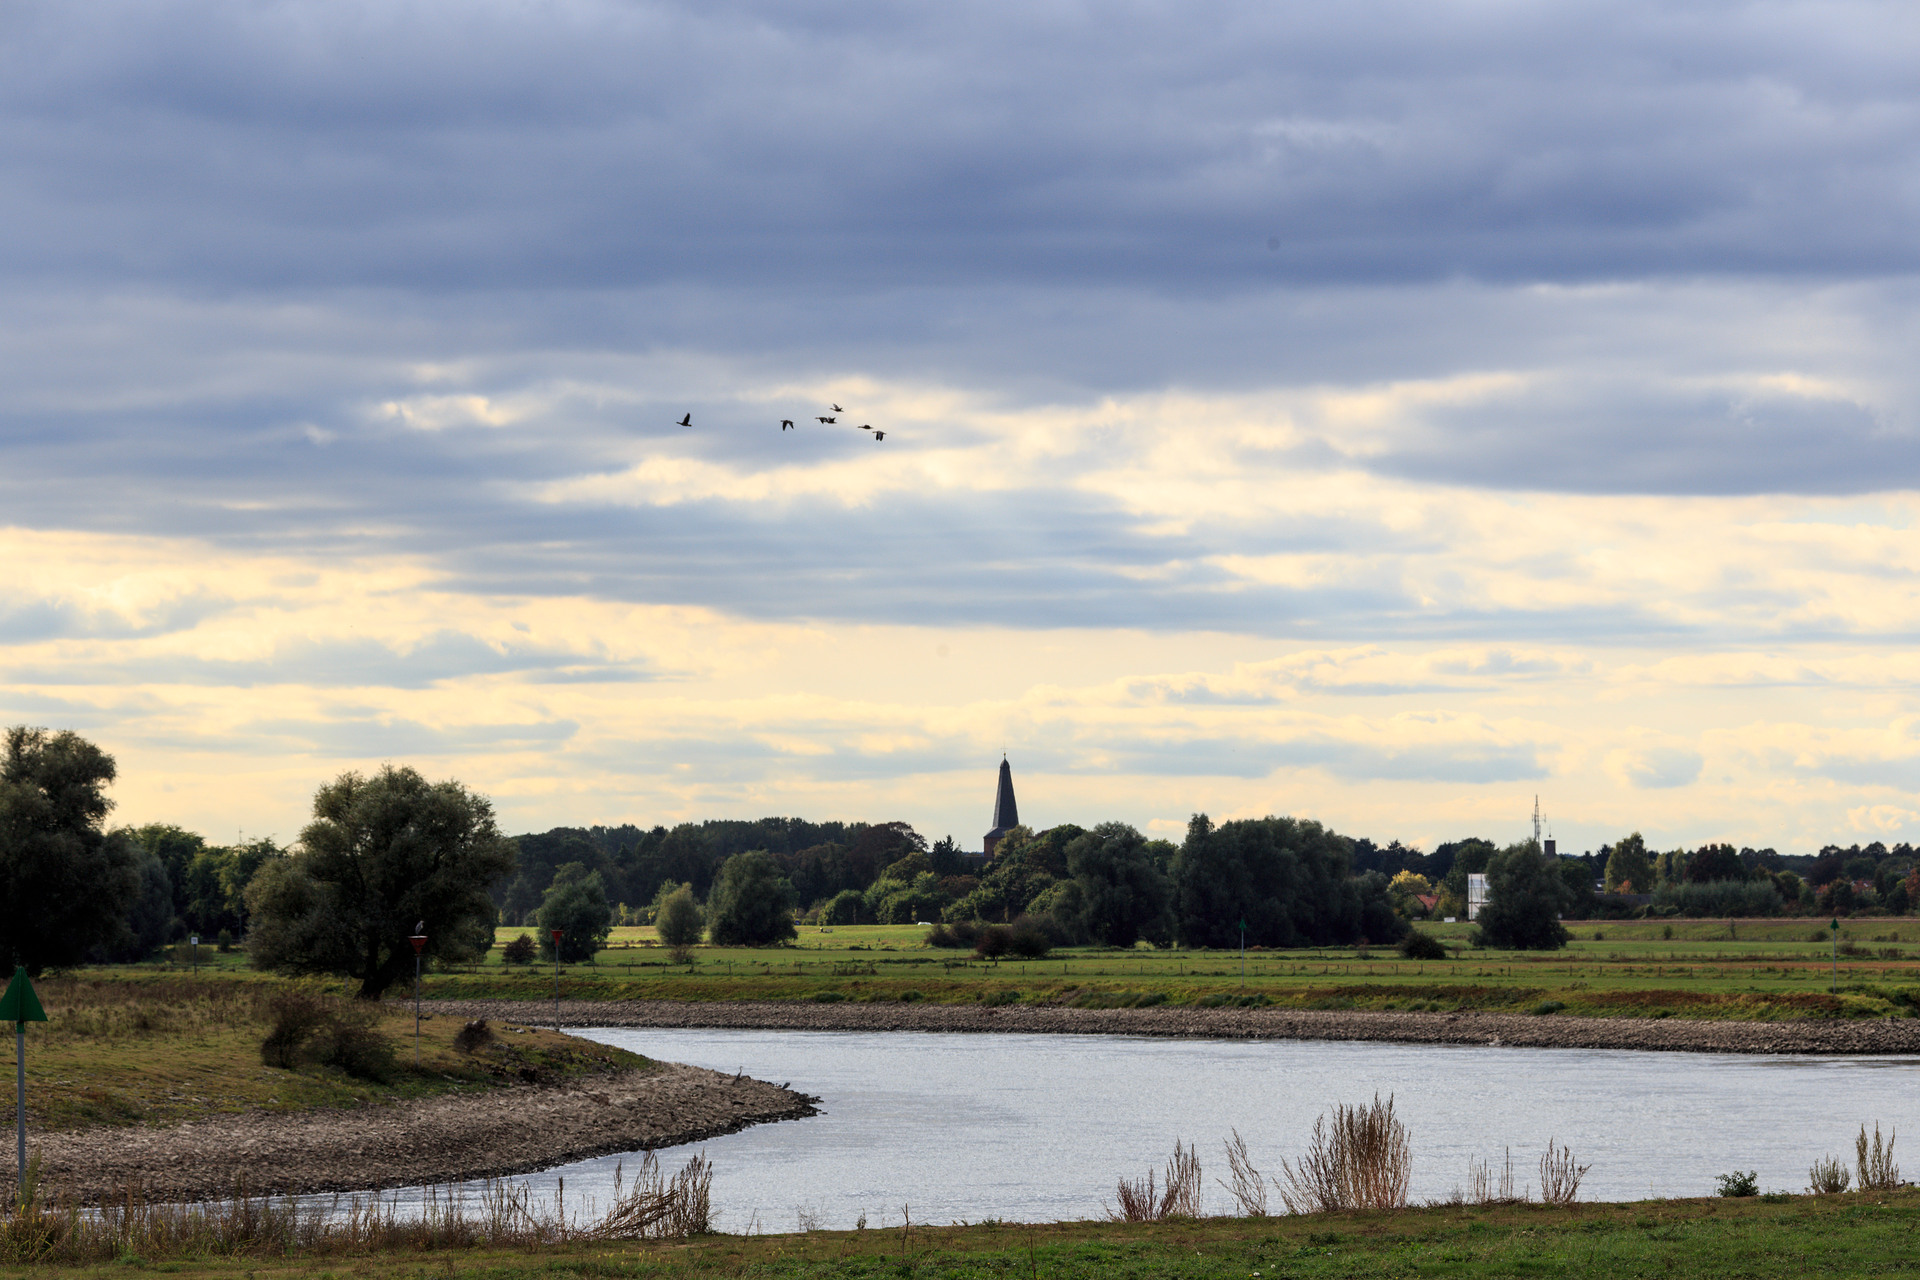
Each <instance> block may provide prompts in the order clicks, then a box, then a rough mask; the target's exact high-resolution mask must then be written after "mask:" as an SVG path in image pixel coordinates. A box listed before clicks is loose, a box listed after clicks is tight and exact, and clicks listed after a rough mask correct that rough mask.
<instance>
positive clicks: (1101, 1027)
mask: <svg viewBox="0 0 1920 1280" xmlns="http://www.w3.org/2000/svg"><path fill="white" fill-rule="evenodd" d="M430 1007H431V1008H432V1010H433V1011H434V1013H435V1014H437V1015H439V1016H442V1017H452V1018H495V1019H500V1018H505V1019H510V1020H523V1021H536V1020H540V1019H545V1020H546V1021H547V1022H548V1024H549V1025H551V1024H552V1021H553V1019H554V1017H555V1012H554V1005H553V1003H552V1002H551V1001H548V1002H538V1001H516V1000H436V1001H431V1002H430ZM558 1016H559V1021H560V1024H561V1025H562V1026H570V1027H702V1028H706V1027H737V1028H741V1029H751V1030H762V1031H946V1032H1003V1033H1021V1034H1035V1033H1042V1034H1055V1035H1124V1036H1181V1037H1191V1038H1196V1039H1230V1040H1385V1041H1393V1042H1398V1043H1404V1044H1478V1045H1506V1046H1512V1047H1529V1048H1553V1049H1652V1050H1667V1051H1673V1052H1692V1053H1811V1054H1827V1053H1835V1054H1883V1053H1886V1054H1899V1053H1920V1019H1912V1018H1900V1019H1888V1018H1882V1019H1873V1020H1862V1021H1857V1022H1732V1021H1701V1020H1695V1019H1689V1018H1662V1019H1657V1020H1655V1019H1645V1018H1566V1017H1541V1016H1537V1015H1530V1014H1512V1013H1480V1012H1472V1011H1469V1012H1463V1013H1374V1012H1370V1011H1367V1010H1358V1009H1354V1010H1292V1009H1258V1008H1253V1009H1240V1008H1218V1009H1206V1008H1179V1007H1169V1006H1165V1005H1159V1006H1154V1007H1151V1008H1144V1009H1137V1008H1136V1009H1070V1008H1056V1007H1035V1006H1030V1005H1018V1004H1008V1005H1000V1006H995V1007H985V1006H983V1005H979V1004H973V1005H936V1004H927V1003H907V1004H899V1003H874V1004H861V1003H854V1002H851V1001H845V1002H840V1003H826V1004H821V1003H816V1002H813V1001H771V1000H769V1001H744V1000H743V1001H680V1000H618V1001H599V1000H568V1001H562V1002H561V1005H560V1009H559V1015H558Z"/></svg>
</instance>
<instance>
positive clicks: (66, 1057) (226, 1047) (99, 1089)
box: [7, 969, 648, 1129]
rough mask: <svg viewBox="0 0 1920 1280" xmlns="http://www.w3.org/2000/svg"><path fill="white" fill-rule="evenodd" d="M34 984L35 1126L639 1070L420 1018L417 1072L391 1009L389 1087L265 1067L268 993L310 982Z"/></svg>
mask: <svg viewBox="0 0 1920 1280" xmlns="http://www.w3.org/2000/svg"><path fill="white" fill-rule="evenodd" d="M36 987H37V988H38V991H39V994H40V1000H41V1003H42V1004H43V1005H45V1007H46V1011H47V1019H48V1020H47V1021H46V1022H45V1023H31V1024H29V1025H28V1029H27V1102H28V1116H29V1120H30V1122H31V1123H32V1125H33V1127H34V1128H36V1129H69V1128H75V1127H78V1126H81V1125H93V1124H147V1123H168V1122H173V1121H180V1120H193V1119H202V1118H204V1117H206V1116H207V1115H209V1114H213V1113H218V1112H235V1111H245V1110H249V1109H261V1110H267V1111H301V1110H306V1109H308V1108H313V1107H335V1106H353V1105H358V1104H362V1103H370V1102H389V1101H394V1100H398V1099H402V1098H411V1097H421V1096H424V1095H427V1094H435V1093H445V1092H449V1091H459V1090H465V1089H481V1088H488V1087H491V1086H493V1085H496V1084H502V1083H511V1082H514V1081H518V1080H523V1079H538V1080H554V1079H560V1078H565V1077H567V1076H572V1075H579V1074H585V1073H593V1072H601V1071H609V1070H614V1069H618V1068H623V1067H640V1066H645V1065H648V1060H647V1059H645V1058H642V1057H640V1056H639V1055H637V1054H631V1053H627V1052H625V1051H623V1050H619V1049H614V1048H610V1047H607V1046H603V1045H596V1044H592V1043H590V1042H587V1041H582V1040H578V1039H575V1038H573V1037H571V1036H562V1035H555V1034H554V1033H552V1032H548V1031H537V1030H525V1031H509V1030H508V1029H506V1028H504V1027H495V1028H494V1030H495V1032H496V1033H497V1034H496V1037H495V1040H494V1043H493V1044H491V1045H488V1046H484V1047H482V1048H480V1049H478V1050H477V1051H476V1052H473V1053H466V1052H462V1051H461V1050H459V1049H457V1048H456V1047H455V1046H454V1043H453V1038H454V1035H455V1033H456V1032H458V1031H459V1030H460V1026H461V1024H460V1023H459V1022H456V1021H453V1020H451V1019H446V1018H428V1019H426V1020H424V1021H423V1022H422V1023H421V1024H420V1065H419V1067H418V1068H415V1067H414V1065H413V1016H412V1014H411V1012H406V1013H403V1012H401V1011H399V1010H398V1009H395V1008H393V1007H391V1006H388V1007H386V1008H383V1009H381V1010H379V1011H377V1012H374V1013H372V1014H371V1016H372V1017H374V1018H375V1019H376V1024H375V1025H376V1028H377V1030H378V1031H379V1032H381V1033H382V1034H384V1035H385V1036H386V1037H387V1038H388V1040H389V1041H390V1043H391V1044H392V1046H393V1049H394V1057H395V1064H394V1067H393V1069H392V1071H391V1072H389V1073H387V1078H386V1079H384V1080H365V1079H358V1078H355V1077H353V1076H350V1075H347V1074H345V1073H344V1072H342V1071H339V1070H336V1069H333V1068H328V1067H322V1066H318V1065H303V1066H300V1067H298V1068H293V1069H288V1068H279V1067H269V1066H265V1065H263V1063H262V1061H261V1055H260V1044H261V1041H262V1039H264V1038H265V1036H266V1034H267V1032H268V1030H269V1029H270V1028H271V1026H272V1025H273V1021H274V1014H273V1010H272V1007H271V1005H272V1000H273V997H274V996H275V994H276V993H278V992H281V991H285V990H288V989H293V988H296V987H298V988H299V989H303V990H308V991H313V992H316V993H322V987H321V986H320V984H293V983H289V982H287V981H286V980H284V979H274V978H267V977H261V976H251V977H250V976H245V975H225V974H205V973H203V975H202V976H200V977H198V978H196V977H193V976H191V975H189V974H185V973H166V972H161V971H151V970H149V971H146V972H140V971H137V970H130V969H118V970H113V971H83V972H81V973H78V974H74V975H70V976H63V977H46V978H42V979H41V980H40V981H39V982H38V983H37V984H36ZM335 989H336V990H337V984H336V988H335ZM7 1056H9V1057H11V1056H12V1055H11V1053H9V1054H8V1055H7Z"/></svg>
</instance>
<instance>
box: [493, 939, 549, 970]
mask: <svg viewBox="0 0 1920 1280" xmlns="http://www.w3.org/2000/svg"><path fill="white" fill-rule="evenodd" d="M539 950H540V948H538V947H536V946H534V945H533V935H532V934H528V933H523V934H521V935H520V936H519V937H517V938H515V939H514V940H513V941H512V942H509V943H508V944H507V945H506V946H504V947H502V948H500V962H501V963H502V964H532V963H533V957H534V956H535V955H537V954H538V953H539Z"/></svg>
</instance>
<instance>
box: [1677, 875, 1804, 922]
mask: <svg viewBox="0 0 1920 1280" xmlns="http://www.w3.org/2000/svg"><path fill="white" fill-rule="evenodd" d="M1653 904H1654V906H1655V907H1658V908H1666V907H1672V908H1674V909H1675V911H1676V913H1677V914H1679V915H1682V916H1693V917H1698V918H1701V919H1715V918H1718V919H1723V920H1724V919H1731V918H1733V917H1736V916H1771V915H1777V914H1778V913H1779V911H1780V894H1779V892H1778V891H1777V890H1776V889H1775V888H1774V887H1773V883H1772V882H1771V881H1768V880H1708V881H1702V882H1688V883H1684V884H1663V885H1661V886H1660V887H1659V888H1658V889H1655V890H1654V891H1653Z"/></svg>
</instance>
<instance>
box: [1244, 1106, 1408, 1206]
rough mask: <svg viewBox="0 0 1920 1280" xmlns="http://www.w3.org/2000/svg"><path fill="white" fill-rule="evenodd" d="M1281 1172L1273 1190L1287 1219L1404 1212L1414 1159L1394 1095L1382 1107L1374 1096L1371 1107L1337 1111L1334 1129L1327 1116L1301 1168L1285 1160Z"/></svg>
mask: <svg viewBox="0 0 1920 1280" xmlns="http://www.w3.org/2000/svg"><path fill="white" fill-rule="evenodd" d="M1280 1172H1281V1175H1282V1177H1281V1178H1275V1179H1274V1180H1273V1185H1274V1189H1275V1190H1277V1191H1279V1193H1280V1199H1281V1200H1282V1201H1283V1202H1284V1203H1285V1204H1286V1206H1287V1211H1288V1212H1289V1213H1330V1212H1336V1211H1339V1210H1345V1209H1400V1208H1404V1207H1405V1206H1406V1203H1407V1188H1408V1184H1409V1183H1410V1182H1411V1180H1412V1176H1413V1157H1412V1153H1411V1150H1410V1148H1409V1146H1408V1142H1407V1127H1406V1126H1405V1125H1404V1124H1402V1123H1400V1121H1399V1120H1398V1119H1396V1118H1395V1117H1394V1114H1393V1097H1392V1095H1388V1097H1387V1100H1386V1101H1385V1102H1382V1101H1380V1095H1379V1094H1375V1095H1374V1097H1373V1102H1372V1104H1371V1105H1367V1104H1362V1105H1359V1106H1351V1107H1350V1106H1346V1105H1345V1104H1341V1105H1339V1106H1336V1107H1334V1109H1333V1124H1332V1127H1331V1128H1329V1127H1328V1125H1327V1117H1326V1116H1324V1115H1323V1116H1321V1117H1320V1118H1319V1119H1317V1120H1315V1121H1314V1122H1313V1137H1312V1139H1311V1141H1310V1143H1309V1145H1308V1148H1307V1153H1306V1154H1305V1155H1304V1156H1302V1157H1301V1158H1300V1163H1299V1165H1298V1166H1297V1167H1296V1166H1294V1165H1291V1164H1288V1163H1287V1162H1286V1161H1285V1160H1282V1161H1281V1162H1280ZM1283 1179H1284V1180H1283Z"/></svg>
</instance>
